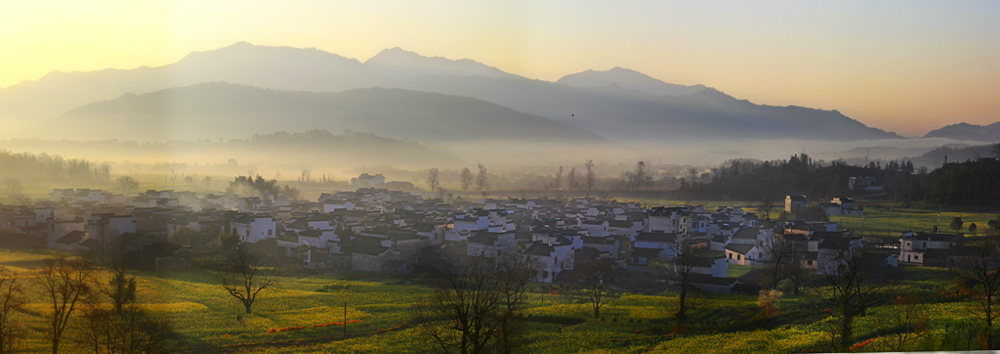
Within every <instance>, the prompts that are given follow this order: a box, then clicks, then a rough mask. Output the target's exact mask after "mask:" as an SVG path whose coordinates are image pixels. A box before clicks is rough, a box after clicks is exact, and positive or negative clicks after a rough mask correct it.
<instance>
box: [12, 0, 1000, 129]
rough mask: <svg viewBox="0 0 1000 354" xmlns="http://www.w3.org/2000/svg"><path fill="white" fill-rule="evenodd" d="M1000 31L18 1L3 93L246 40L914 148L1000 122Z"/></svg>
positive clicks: (802, 21) (871, 14) (514, 6)
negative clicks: (625, 73)
mask: <svg viewBox="0 0 1000 354" xmlns="http://www.w3.org/2000/svg"><path fill="white" fill-rule="evenodd" d="M997 18H1000V6H997V4H996V3H993V2H961V3H953V2H949V3H943V2H915V1H905V2H903V1H887V2H877V3H871V2H855V3H848V2H836V3H827V4H822V3H820V4H818V3H811V2H807V3H804V2H719V1H698V2H638V1H633V2H613V3H611V2H593V3H583V2H579V1H548V2H531V1H504V2H470V1H420V2H412V1H394V2H384V1H379V2H370V1H283V2H280V3H275V2H264V1H257V2H247V1H212V2H204V1H138V2H137V1H115V0H106V1H88V2H76V1H32V2H10V3H7V4H5V5H4V6H3V11H0V68H3V69H2V70H0V87H8V86H11V85H14V84H16V83H18V82H20V81H22V80H35V79H38V78H40V77H42V76H43V75H45V74H47V73H49V72H52V71H55V70H60V71H90V70H100V69H104V68H118V69H131V68H135V67H139V66H161V65H165V64H169V63H172V62H175V61H177V60H179V59H181V58H183V57H184V56H185V55H186V54H188V53H190V52H192V51H205V50H213V49H217V48H220V47H224V46H227V45H230V44H232V43H235V42H237V41H247V42H250V43H254V44H257V45H269V46H292V47H300V48H307V47H315V48H318V49H321V50H324V51H328V52H331V53H335V54H339V55H342V56H345V57H349V58H356V59H358V60H360V61H364V60H366V59H368V58H370V57H372V56H374V55H375V54H376V53H378V52H379V51H380V50H382V49H385V48H392V47H402V48H403V49H406V50H409V51H414V52H417V53H419V54H421V55H425V56H441V57H446V58H450V59H461V58H469V59H473V60H476V61H479V62H482V63H484V64H487V65H491V66H494V67H497V68H499V69H501V70H504V71H507V72H510V73H514V74H518V75H522V76H525V77H528V78H536V79H542V80H549V81H554V80H557V79H559V78H560V77H562V76H563V75H566V74H571V73H575V72H580V71H584V70H588V69H593V70H607V69H610V68H612V67H616V66H620V67H626V68H631V69H634V70H637V71H640V72H643V73H646V74H648V75H651V76H653V77H655V78H658V79H661V80H663V81H666V82H670V83H677V84H684V85H692V84H703V85H706V86H710V87H714V88H717V89H719V90H721V91H724V92H725V93H727V94H729V95H732V96H734V97H737V98H740V99H748V100H750V101H752V102H755V103H759V104H769V105H781V106H784V105H798V106H805V107H813V108H820V109H828V110H829V109H837V110H839V111H840V112H842V113H844V114H845V115H847V116H849V117H852V118H854V119H857V120H859V121H861V122H863V123H865V124H867V125H869V126H873V127H876V128H880V129H884V130H890V131H894V132H897V133H899V134H902V135H905V136H915V135H922V134H924V133H926V132H927V131H929V130H932V129H936V128H939V127H941V126H944V125H947V124H952V123H957V122H961V121H965V122H969V123H973V124H989V123H992V122H994V121H996V120H998V119H1000V100H997V99H996V93H997V92H1000V22H998V21H996V19H997Z"/></svg>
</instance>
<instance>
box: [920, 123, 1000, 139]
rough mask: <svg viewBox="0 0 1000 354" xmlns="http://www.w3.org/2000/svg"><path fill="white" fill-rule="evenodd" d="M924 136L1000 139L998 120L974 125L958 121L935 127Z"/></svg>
mask: <svg viewBox="0 0 1000 354" xmlns="http://www.w3.org/2000/svg"><path fill="white" fill-rule="evenodd" d="M924 138H949V139H955V140H966V141H986V142H993V141H1000V122H996V123H993V124H990V125H985V126H983V125H975V124H969V123H958V124H952V125H949V126H945V127H943V128H941V129H935V130H932V131H930V132H929V133H927V135H924Z"/></svg>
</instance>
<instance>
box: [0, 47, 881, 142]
mask: <svg viewBox="0 0 1000 354" xmlns="http://www.w3.org/2000/svg"><path fill="white" fill-rule="evenodd" d="M212 82H226V83H231V84H240V85H249V86H254V87H258V88H263V89H274V90H282V91H268V90H256V91H255V89H251V88H247V87H237V86H232V85H223V84H210V85H203V84H205V83H212ZM192 85H193V86H192ZM376 87H378V88H396V89H404V90H409V91H420V92H423V93H417V92H408V91H402V90H385V89H382V90H356V89H367V88H376ZM216 90H218V91H219V92H214V93H213V92H212V91H216ZM286 91H310V92H314V93H312V94H309V93H305V92H297V93H293V92H286ZM334 92H340V93H339V94H332V93H334ZM319 93H324V94H319ZM426 93H438V94H443V95H428V94H426ZM144 94H149V95H144ZM445 95H447V96H445ZM454 96H461V97H454ZM348 97H350V98H348ZM353 99H357V100H359V102H351V100H353ZM108 100H110V101H108ZM216 100H218V101H216ZM97 101H107V102H97ZM483 101H485V102H483ZM487 102H489V103H492V105H491V104H489V103H487ZM265 103H266V104H265ZM271 104H273V105H274V106H273V107H271V108H269V107H268V106H267V105H271ZM299 105H303V106H299ZM452 105H456V106H452ZM497 105H499V106H497ZM500 106H503V107H500ZM504 107H506V108H504ZM0 120H2V121H4V122H19V123H23V122H37V123H31V124H28V123H25V124H20V128H21V131H20V132H18V133H17V134H18V135H20V136H32V137H52V136H50V135H48V133H49V132H51V128H52V127H61V128H60V129H63V130H67V129H70V127H80V128H81V129H85V130H75V129H74V130H72V131H70V132H73V133H77V134H79V133H80V132H81V131H87V132H90V133H93V134H97V135H101V136H105V135H115V136H114V138H118V139H142V137H151V138H155V137H157V136H159V137H162V136H164V134H166V133H167V132H169V133H170V134H174V133H176V134H184V135H180V136H173V137H172V138H173V139H192V138H196V136H201V135H205V136H217V135H219V133H218V132H225V133H224V135H230V136H240V134H245V133H250V132H254V133H266V132H271V131H278V130H291V131H300V130H304V129H312V128H325V129H330V130H332V131H339V130H342V129H355V130H361V131H367V132H371V133H375V134H379V135H385V136H391V137H396V138H407V139H415V140H425V139H427V140H435V141H437V140H441V141H445V142H446V141H449V140H451V139H461V140H467V139H486V138H492V139H508V138H517V139H556V140H561V139H568V140H585V141H586V140H602V138H601V137H605V138H609V139H612V140H616V141H620V142H643V141H662V140H664V139H670V140H672V141H685V140H690V141H708V140H717V139H725V140H738V139H810V140H829V141H852V140H865V139H885V138H900V136H899V135H897V134H895V133H891V132H886V131H882V130H879V129H876V128H871V127H868V126H866V125H864V124H863V123H861V122H858V121H856V120H853V119H851V118H849V117H846V116H844V115H842V114H840V113H839V112H837V111H825V110H817V109H811V108H803V107H795V106H787V107H776V106H763V105H756V104H753V103H751V102H748V101H746V100H739V99H736V98H733V97H731V96H728V95H726V94H724V93H722V92H721V91H719V90H716V89H712V88H707V87H704V86H701V85H692V86H684V85H675V84H670V83H666V82H663V81H660V80H657V79H654V78H652V77H649V76H647V75H645V74H642V73H639V72H636V71H633V70H628V69H623V68H614V69H611V70H608V71H590V70H588V71H585V72H581V73H577V74H571V75H567V76H565V77H563V78H561V79H559V80H558V81H556V82H549V81H542V80H532V79H527V78H524V77H520V76H517V75H513V74H509V73H505V72H503V71H501V70H499V69H497V68H494V67H490V66H487V65H484V64H481V63H478V62H475V61H472V60H468V59H463V60H450V59H445V58H436V57H435V58H430V57H424V56H421V55H418V54H416V53H412V52H407V51H404V50H401V49H399V48H393V49H387V50H384V51H382V52H380V53H379V54H378V55H376V56H374V57H372V58H371V59H369V60H367V61H365V62H364V63H362V62H360V61H358V60H355V59H348V58H345V57H342V56H339V55H336V54H331V53H327V52H323V51H320V50H317V49H298V48H290V47H266V46H255V45H252V44H248V43H243V42H241V43H236V44H234V45H231V46H228V47H225V48H221V49H217V50H213V51H206V52H195V53H191V54H190V55H188V56H186V57H185V58H183V59H182V60H180V61H178V62H176V63H173V64H169V65H165V66H161V67H156V68H150V67H141V68H137V69H132V70H116V69H106V70H100V71H93V72H71V73H63V72H53V73H50V74H48V75H46V76H44V77H42V78H41V79H39V80H36V81H25V82H21V83H19V84H16V85H13V86H11V87H8V88H5V89H0ZM161 120H162V121H161ZM559 123H562V124H559ZM32 124H34V125H32ZM64 124H65V126H64ZM198 124H200V127H201V128H198V129H193V128H192V127H194V126H197V125H198ZM224 129H229V130H232V131H231V132H230V131H227V130H224ZM268 129H272V130H268ZM484 129H489V130H484ZM585 130H588V131H589V132H588V131H585ZM157 131H159V132H157ZM434 131H437V132H434ZM120 134H130V135H129V136H123V135H120ZM131 134H134V135H131ZM59 137H62V136H59ZM74 137H76V136H74Z"/></svg>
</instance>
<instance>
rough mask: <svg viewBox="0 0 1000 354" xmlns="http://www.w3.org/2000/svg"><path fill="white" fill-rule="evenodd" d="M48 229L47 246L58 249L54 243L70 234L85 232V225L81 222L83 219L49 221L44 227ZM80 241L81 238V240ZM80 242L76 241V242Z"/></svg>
mask: <svg viewBox="0 0 1000 354" xmlns="http://www.w3.org/2000/svg"><path fill="white" fill-rule="evenodd" d="M46 226H47V227H48V242H47V246H48V247H49V248H58V247H57V245H56V241H58V240H59V239H61V238H62V237H63V236H66V235H67V234H69V233H70V232H73V231H79V232H80V233H85V232H86V231H87V223H85V222H83V219H81V218H77V219H74V220H62V221H56V220H52V219H50V220H49V221H48V223H47V225H46ZM81 240H82V238H81ZM81 240H77V241H78V242H79V241H81Z"/></svg>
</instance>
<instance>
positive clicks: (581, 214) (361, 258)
mask: <svg viewBox="0 0 1000 354" xmlns="http://www.w3.org/2000/svg"><path fill="white" fill-rule="evenodd" d="M850 183H851V187H852V188H853V187H854V183H855V181H854V179H851V181H850ZM352 185H354V186H356V187H358V189H357V190H355V191H340V192H330V193H323V194H321V195H320V196H319V198H318V199H317V200H315V201H303V200H288V199H287V198H285V197H276V198H261V197H243V198H240V197H236V196H233V195H217V194H207V195H203V196H199V195H197V194H196V193H192V192H183V191H173V190H165V191H154V190H148V191H146V192H143V193H139V195H138V196H135V197H129V198H125V197H124V196H123V195H120V194H111V193H109V192H106V191H101V190H90V189H56V190H54V191H52V193H51V194H50V198H49V200H48V201H39V202H37V203H35V204H34V205H32V206H12V205H3V206H2V209H0V228H2V229H3V230H4V231H6V232H7V233H8V234H7V235H6V237H5V239H4V241H3V242H4V243H5V245H4V246H5V247H47V248H51V249H57V250H62V251H69V252H77V253H81V254H84V255H88V256H90V257H94V258H95V259H103V258H106V257H110V256H111V255H123V256H124V257H125V259H127V260H128V261H129V264H130V266H131V267H133V268H136V269H144V270H180V269H188V268H190V267H191V266H192V264H193V262H194V263H195V264H197V263H198V260H199V259H200V257H201V256H202V255H204V254H209V253H211V252H213V251H217V250H219V249H222V248H223V247H230V248H231V247H233V246H237V245H238V246H239V247H246V248H250V249H253V250H254V251H255V252H259V253H261V254H266V255H270V256H273V259H275V260H278V261H279V263H280V264H282V266H283V267H284V268H286V269H288V270H292V271H314V272H315V271H319V272H336V271H347V270H350V271H359V272H373V273H375V272H377V273H389V274H396V275H407V274H411V273H412V272H414V270H415V269H417V270H419V269H421V267H423V268H424V269H427V268H428V267H429V266H433V265H434V264H437V263H440V261H441V260H442V259H443V258H444V259H460V258H463V257H465V256H485V257H500V256H501V255H504V254H515V253H519V254H523V255H524V256H526V257H528V258H530V259H533V260H535V261H537V264H539V265H540V266H541V268H540V269H539V271H538V272H537V274H536V275H535V278H534V279H533V280H534V281H536V282H541V283H559V282H571V281H572V279H573V275H574V268H578V267H579V265H580V264H581V263H583V262H588V261H597V260H609V261H610V262H612V264H614V265H615V269H617V271H618V272H620V273H622V274H623V276H620V277H618V281H617V284H616V286H618V287H620V288H624V289H632V290H645V291H650V292H652V291H662V290H665V289H666V288H667V287H668V286H670V285H671V284H670V281H669V279H664V278H663V277H659V276H657V274H656V273H657V272H656V270H655V269H653V268H654V267H653V265H654V264H656V263H657V262H669V261H670V260H672V259H673V258H675V257H676V256H677V254H678V252H683V250H684V248H683V247H682V245H692V244H693V245H699V246H701V247H703V248H704V252H700V253H698V254H697V257H696V258H698V259H697V260H695V261H693V263H692V264H691V270H690V273H691V276H690V278H689V279H687V280H686V281H687V283H688V286H690V287H692V288H694V289H697V290H699V291H704V292H711V293H722V294H729V293H738V294H751V295H752V294H756V293H757V292H758V291H760V289H761V287H760V286H758V284H755V283H751V282H746V281H745V280H741V279H738V278H733V277H729V274H730V272H729V268H730V265H740V266H767V265H768V264H771V263H772V262H774V259H773V258H775V257H776V256H777V257H785V258H787V257H792V259H793V262H794V263H796V264H797V267H800V268H801V269H803V270H805V271H806V272H815V273H817V274H827V273H830V272H835V271H836V269H837V265H838V263H837V262H839V261H838V260H837V257H836V255H838V254H842V253H843V251H844V250H846V249H848V248H852V249H855V250H858V249H862V248H865V247H866V244H867V243H869V242H866V241H867V240H866V239H865V238H864V237H863V234H862V232H863V231H862V230H847V229H843V228H840V227H838V225H837V223H835V222H828V221H822V220H785V221H780V222H776V221H772V220H767V219H764V218H762V217H761V216H758V215H757V214H755V213H752V212H748V211H747V210H745V209H744V208H742V207H739V206H734V207H726V206H719V207H717V208H714V209H706V208H703V207H701V206H684V207H643V206H640V205H638V204H636V203H633V202H618V201H607V200H598V199H595V198H579V199H572V200H566V201H561V200H556V199H548V198H541V199H532V200H527V199H507V200H497V199H488V198H485V199H479V200H474V201H472V200H470V201H462V200H457V201H454V202H452V203H444V202H443V201H442V200H441V199H428V198H423V197H421V196H420V195H416V194H413V193H410V192H403V191H398V190H389V189H386V188H385V185H386V183H385V178H384V177H382V176H381V175H374V176H372V175H368V174H365V175H362V176H360V177H359V178H356V179H354V180H353V181H352ZM806 198H807V197H806V196H787V197H786V200H785V203H784V211H785V212H786V213H789V215H791V213H792V212H794V211H796V210H799V209H802V208H806V206H807V199H806ZM817 204H818V205H819V206H821V207H822V209H823V210H824V212H825V213H827V214H828V215H861V214H863V212H864V211H863V209H862V208H860V207H855V205H854V201H853V199H851V198H840V197H835V198H833V199H832V200H829V201H823V202H821V203H817ZM965 239H969V238H963V237H958V236H957V235H943V234H925V233H922V232H910V231H908V232H904V233H902V234H901V235H900V238H899V242H898V243H887V242H884V241H876V242H874V243H873V244H872V245H869V246H867V247H868V249H867V250H866V251H867V253H873V252H874V253H876V254H881V255H880V256H878V257H879V258H880V259H884V263H885V265H886V266H887V267H897V266H898V265H899V264H900V263H905V264H919V265H927V266H939V267H943V266H946V265H947V264H948V257H955V256H957V254H956V253H955V252H949V250H954V249H961V247H959V246H960V245H961V243H962V242H960V241H963V240H965ZM776 241H777V242H781V243H782V244H787V245H788V247H786V248H787V249H790V250H791V251H790V252H787V253H788V254H782V255H774V254H772V253H774V252H777V251H776V249H777V248H776V247H775V242H776ZM626 280H627V281H626Z"/></svg>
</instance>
